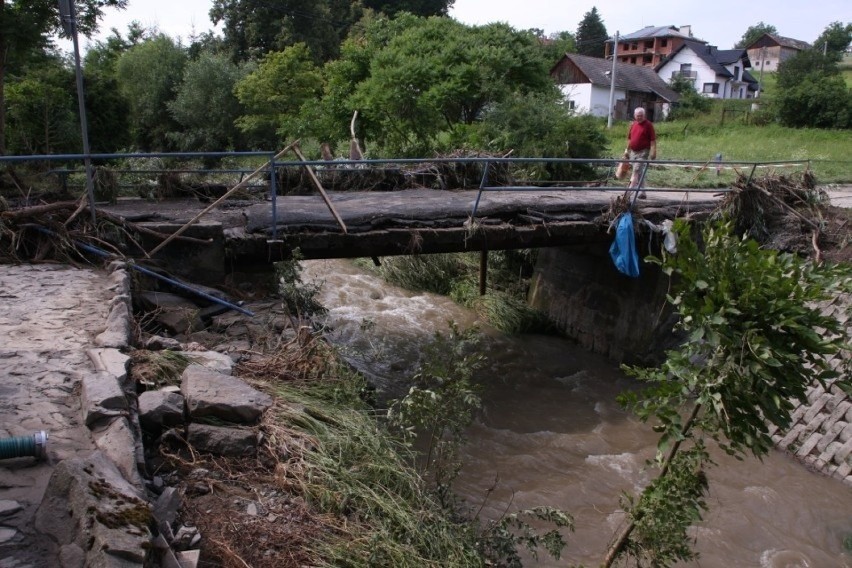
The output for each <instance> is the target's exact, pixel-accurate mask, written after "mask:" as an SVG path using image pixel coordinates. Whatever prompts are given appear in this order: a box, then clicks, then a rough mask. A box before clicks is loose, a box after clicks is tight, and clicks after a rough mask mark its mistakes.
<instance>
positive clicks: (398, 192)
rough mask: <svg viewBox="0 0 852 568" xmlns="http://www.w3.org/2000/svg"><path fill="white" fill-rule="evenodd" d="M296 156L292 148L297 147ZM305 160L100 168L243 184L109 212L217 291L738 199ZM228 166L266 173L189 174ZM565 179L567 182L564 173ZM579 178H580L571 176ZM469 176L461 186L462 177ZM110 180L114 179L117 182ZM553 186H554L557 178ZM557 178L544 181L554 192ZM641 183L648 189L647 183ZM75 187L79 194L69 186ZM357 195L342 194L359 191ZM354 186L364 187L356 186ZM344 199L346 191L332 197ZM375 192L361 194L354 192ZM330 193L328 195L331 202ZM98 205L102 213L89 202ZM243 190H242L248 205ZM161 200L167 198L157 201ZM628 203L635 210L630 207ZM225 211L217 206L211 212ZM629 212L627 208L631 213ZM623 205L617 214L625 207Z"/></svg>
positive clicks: (508, 244)
mask: <svg viewBox="0 0 852 568" xmlns="http://www.w3.org/2000/svg"><path fill="white" fill-rule="evenodd" d="M291 146H292V145H291ZM288 149H291V150H292V151H294V152H295V153H296V156H297V158H298V160H291V161H285V160H282V159H281V156H282V155H283V154H284V152H285V151H286V150H287V149H285V151H282V152H280V153H278V154H276V155H275V156H271V155H270V154H269V153H263V152H260V153H258V152H255V153H212V154H211V153H186V154H172V153H169V154H126V155H125V154H118V155H113V154H109V155H92V156H90V158H91V160H92V161H94V162H95V163H100V164H104V169H107V170H109V171H108V172H107V173H109V174H110V175H112V176H115V177H116V178H121V179H124V178H126V177H128V176H129V177H133V176H136V177H135V178H134V179H137V180H138V179H139V176H140V175H141V176H146V175H147V176H148V179H147V183H148V186H146V187H150V186H151V182H152V178H153V180H156V181H155V183H154V185H156V186H157V190H156V191H157V192H159V191H160V190H161V189H162V186H164V185H165V186H168V185H177V181H176V180H178V179H179V178H178V177H177V176H179V175H183V174H192V175H197V176H207V179H212V178H213V177H214V176H217V177H218V179H222V177H223V176H229V179H235V177H236V176H239V179H240V181H239V183H237V184H236V185H234V186H231V187H228V186H226V185H224V184H221V183H219V184H213V183H207V182H204V183H201V184H196V185H195V186H188V188H187V189H188V190H189V191H188V193H190V194H199V193H203V194H204V197H205V199H204V201H206V202H203V201H201V200H199V199H195V198H186V197H184V198H182V199H158V198H151V196H149V198H147V199H145V198H126V197H124V198H120V199H118V200H117V201H116V202H115V203H114V204H111V205H110V204H106V203H102V204H98V205H97V208H98V210H100V211H103V212H105V213H107V214H111V215H112V216H113V217H114V218H120V219H126V220H127V221H132V222H134V223H137V224H138V225H139V226H140V227H145V228H147V229H149V230H154V231H156V232H157V233H159V234H160V235H163V234H165V235H169V234H171V235H172V236H175V235H179V234H182V233H184V232H186V235H185V236H187V237H192V238H194V242H193V243H188V242H187V241H186V240H183V239H173V238H168V239H166V241H163V240H162V237H152V236H150V234H149V235H147V236H146V235H142V238H141V239H140V241H139V245H140V246H138V247H135V248H136V250H128V251H127V252H126V254H127V255H128V256H130V257H133V258H137V259H143V258H148V257H150V258H153V259H154V260H160V261H163V262H164V263H165V264H166V266H167V268H168V269H171V270H173V271H174V272H175V273H176V274H177V275H178V276H183V277H190V276H192V277H191V278H190V279H192V280H194V281H199V280H198V276H199V275H201V278H202V280H203V281H206V282H205V283H216V282H221V281H222V278H223V276H224V274H225V272H232V271H243V270H245V271H254V270H256V269H257V268H259V267H262V266H269V265H270V264H271V263H272V262H275V261H278V260H283V259H287V258H290V257H291V256H292V255H293V252H294V251H295V250H297V249H298V251H299V254H300V256H301V257H302V258H305V259H318V258H353V257H372V258H373V259H374V260H375V261H376V262H378V258H379V257H382V256H390V255H413V254H431V253H442V252H444V253H446V252H466V251H480V252H482V253H483V265H484V263H485V262H486V261H487V251H493V250H504V249H518V248H539V247H557V246H565V245H583V244H590V243H602V242H609V241H610V240H611V238H612V237H611V235H609V234H608V228H609V223H610V222H611V221H612V220H613V218H614V217H615V214H617V213H618V212H619V211H623V210H624V209H625V207H626V206H628V204H629V205H630V206H631V207H638V208H639V209H640V210H641V215H642V217H643V218H644V219H646V220H649V221H651V222H655V223H658V222H659V221H661V220H662V219H672V218H676V217H682V216H694V215H700V214H703V213H706V212H707V211H709V210H710V209H712V208H713V207H714V206H715V202H716V201H717V199H718V196H719V194H720V193H724V192H726V191H729V190H728V189H709V190H708V189H694V190H688V191H684V190H683V189H680V188H670V187H669V188H667V187H664V186H662V184H660V183H659V180H657V179H655V180H654V181H655V183H654V187H647V188H643V189H645V190H646V191H647V194H648V198H647V199H645V200H642V201H637V200H636V197H637V195H638V194H637V192H636V191H630V192H629V193H625V189H626V188H625V185H626V183H625V182H623V181H621V182H618V181H616V180H615V179H614V178H613V176H612V174H613V171H614V166H615V165H616V164H617V161H618V160H616V159H598V160H593V159H568V158H565V159H552V158H551V159H547V158H497V157H463V158H436V159H395V160H357V161H353V160H342V161H341V160H336V161H311V160H307V159H305V157H304V155H303V154H302V153H301V151H300V150H299V148H298V145H295V146H293V147H292V148H291V147H288ZM85 157H86V156H82V155H79V156H78V155H71V156H35V157H33V156H30V157H26V156H24V157H0V161H4V162H5V161H12V162H23V161H27V160H39V161H48V162H55V161H60V162H61V163H63V164H68V163H73V162H74V161H75V160H76V161H83V159H84V158H85ZM221 158H228V159H230V160H235V159H237V158H243V159H253V160H254V162H255V163H256V162H257V161H258V159H259V158H263V159H266V160H268V161H267V162H266V163H265V164H264V165H263V166H261V167H259V168H256V169H254V170H253V171H252V170H250V169H245V168H244V169H239V168H237V169H230V170H223V169H208V168H198V167H197V165H196V166H195V169H188V168H187V167H184V168H183V169H180V168H178V167H177V166H176V165H175V164H177V163H180V162H178V160H185V161H187V162H186V163H192V162H191V161H192V160H195V163H196V164H197V161H198V160H199V159H201V160H210V159H221ZM118 160H120V162H119V163H121V164H127V163H134V161H135V163H138V162H139V161H140V160H147V161H148V163H149V164H153V163H156V162H155V161H156V160H160V161H161V162H162V163H164V164H165V163H167V162H168V163H170V165H171V167H170V168H166V167H163V166H161V167H159V168H155V167H151V166H150V165H149V167H148V168H139V167H137V168H136V169H132V168H127V167H124V166H123V167H124V169H120V168H115V167H112V168H107V167H106V164H110V163H115V162H116V161H118ZM637 164H642V165H648V166H650V167H647V168H645V170H644V172H649V171H654V172H656V171H660V170H663V169H667V168H690V169H696V170H698V171H699V172H700V171H702V170H706V169H708V166H709V169H710V170H711V171H712V170H715V171H716V175H718V173H719V172H720V171H721V170H722V169H725V170H734V169H736V170H737V172H738V173H739V172H744V173H748V175H749V176H753V175H755V173H756V172H757V170H758V169H759V168H780V167H788V166H790V165H795V166H803V165H805V164H801V163H790V162H761V163H758V162H724V163H723V162H721V161H718V162H714V163H712V165H711V164H710V163H709V162H683V161H654V162H642V161H639V162H637ZM536 168H538V169H539V171H541V170H542V169H546V168H550V169H551V172H553V171H563V172H565V171H568V172H571V171H583V172H584V173H585V177H586V178H587V179H588V178H589V177H591V178H593V179H591V180H590V181H588V180H587V181H575V182H571V181H567V182H566V181H562V182H560V181H542V179H541V176H535V175H531V174H530V171H533V170H535V169H536ZM559 168H561V170H559ZM572 168H573V169H572ZM460 172H461V173H460ZM47 173H48V175H56V176H57V180H58V181H59V185H60V186H61V187H62V189H64V190H69V188H70V187H71V185H72V183H73V181H74V178H75V176H76V179H77V180H78V181H77V183H78V184H79V179H80V178H81V170H80V169H73V168H71V169H68V168H65V169H63V168H55V169H53V170H50V171H49V172H47ZM106 177H109V176H106ZM550 177H552V176H550ZM547 178H548V176H544V179H547ZM644 178H645V174H644V173H643V176H642V180H641V181H640V187H641V186H642V183H643V182H644ZM69 180H70V181H69ZM347 180H348V182H349V183H348V184H347V183H342V184H341V181H343V182H347ZM352 180H354V183H352ZM341 185H343V186H346V187H347V188H348V189H347V190H343V191H339V190H334V189H333V188H334V187H339V186H341ZM356 186H357V187H363V188H366V189H370V190H369V191H354V190H353V189H352V188H353V187H356ZM327 188H328V190H327ZM89 189H90V202H91V203H93V202H94V198H93V197H92V196H91V187H90V188H89ZM237 190H240V191H239V192H237ZM155 193H156V192H155ZM622 196H623V197H622ZM214 197H216V198H217V199H216V201H214V202H213V203H212V204H210V203H209V201H210V200H212V199H213V198H214ZM619 198H620V199H619ZM617 200H619V203H615V202H616V201H617Z"/></svg>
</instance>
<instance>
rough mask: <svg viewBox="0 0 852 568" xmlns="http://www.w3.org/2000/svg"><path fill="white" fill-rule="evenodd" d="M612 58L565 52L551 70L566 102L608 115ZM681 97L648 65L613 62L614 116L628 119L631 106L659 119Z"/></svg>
mask: <svg viewBox="0 0 852 568" xmlns="http://www.w3.org/2000/svg"><path fill="white" fill-rule="evenodd" d="M611 72H612V61H607V60H606V59H602V58H600V57H589V56H587V55H579V54H577V53H566V54H565V55H564V56H562V59H560V60H559V62H557V63H556V65H554V66H553V68H552V69H551V70H550V76H551V77H553V79H554V81H556V84H557V86H558V87H559V90H560V91H562V95H563V96H564V97H565V100H566V101H568V104H569V105H571V106H572V108H573V109H574V110H575V111H577V112H580V113H588V114H592V115H594V116H607V114H608V113H609V93H610V86H611V84H612V81H611V80H610V76H611ZM679 98H680V96H679V95H678V94H677V93H676V92H674V91H673V90H672V89H671V88H670V87H669V86H668V85H667V84H666V83H665V81H663V80H662V79H660V77H659V76H658V75H657V74H656V73H655V72H654V70H653V69H651V68H650V67H643V66H640V65H630V64H627V63H616V68H615V101H614V102H615V104H614V107H615V108H614V118H616V119H629V118H631V117H632V116H633V109H635V108H636V107H639V106H641V107H645V109H646V110H647V112H648V118H649V119H651V120H662V119H663V118H665V116H666V114H668V109H669V106H670V104H671V103H673V102H675V101H677V100H678V99H679Z"/></svg>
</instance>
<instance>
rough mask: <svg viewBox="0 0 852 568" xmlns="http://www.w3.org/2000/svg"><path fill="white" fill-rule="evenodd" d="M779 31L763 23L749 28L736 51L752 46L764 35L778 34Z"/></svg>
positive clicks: (736, 46) (735, 46) (737, 44)
mask: <svg viewBox="0 0 852 568" xmlns="http://www.w3.org/2000/svg"><path fill="white" fill-rule="evenodd" d="M777 33H778V30H777V29H775V26H773V25H772V24H765V23H763V22H758V23H757V24H755V25H753V26H749V27H748V29H747V30H746V31H745V33H743V37H742V38H740V41H738V42H737V43H736V45H734V48H735V49H745V48H747V47H748V46H750V45H751V44H752V43H754V42H755V41H757V39H758V38H759V37H760V36H762V35H763V34H777Z"/></svg>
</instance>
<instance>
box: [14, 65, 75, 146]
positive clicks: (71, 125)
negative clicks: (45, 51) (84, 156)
mask: <svg viewBox="0 0 852 568" xmlns="http://www.w3.org/2000/svg"><path fill="white" fill-rule="evenodd" d="M6 104H7V105H8V109H9V110H8V115H7V120H8V123H9V130H8V133H7V134H8V136H9V140H8V148H9V150H11V151H12V152H14V153H24V154H51V153H66V152H75V151H79V143H80V123H79V121H78V120H77V98H76V94H75V92H74V72H73V71H72V70H70V69H69V68H67V67H66V66H65V65H64V64H63V62H62V60H61V59H60V58H59V57H58V56H55V57H51V58H47V59H46V60H44V61H42V62H41V63H39V64H38V65H36V66H33V67H30V68H28V69H27V70H26V73H25V74H23V76H22V77H21V78H20V79H18V80H17V81H14V82H12V83H11V84H10V85H9V86H8V89H7V92H6Z"/></svg>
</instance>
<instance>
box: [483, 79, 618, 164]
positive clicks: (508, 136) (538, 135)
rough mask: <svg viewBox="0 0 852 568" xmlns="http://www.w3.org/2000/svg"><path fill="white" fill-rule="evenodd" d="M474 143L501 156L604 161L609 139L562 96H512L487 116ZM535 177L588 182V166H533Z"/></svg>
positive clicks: (553, 94) (537, 94)
mask: <svg viewBox="0 0 852 568" xmlns="http://www.w3.org/2000/svg"><path fill="white" fill-rule="evenodd" d="M475 135H476V137H475V138H473V140H474V141H475V142H476V147H477V148H478V149H482V150H486V151H490V152H493V153H499V154H503V153H505V152H506V151H507V150H510V149H511V150H514V151H515V154H516V155H518V156H523V157H530V158H533V157H545V158H600V157H602V155H603V152H604V149H605V147H606V138H605V136H604V134H603V132H602V131H601V129H600V128H599V125H598V123H597V119H595V118H594V117H592V116H589V115H582V116H577V115H575V114H574V113H573V112H572V111H571V110H569V109H568V108H567V106H566V105H565V104H564V102H563V101H562V97H561V96H560V95H559V94H558V93H538V92H536V93H529V94H517V93H515V94H512V95H510V96H509V97H507V98H506V99H505V100H503V101H500V102H498V103H496V104H494V105H493V106H492V107H490V108H489V110H488V111H486V113H485V114H484V116H483V118H482V122H481V124H480V125H479V128H478V130H477V131H476V133H475ZM529 168H530V169H531V170H532V169H533V168H539V170H538V171H537V172H531V175H535V174H538V175H537V177H540V178H544V179H552V180H567V179H570V180H576V179H588V178H589V177H590V176H592V175H594V169H593V168H592V167H591V166H589V165H580V164H570V163H569V164H555V163H551V164H540V165H535V164H530V165H529Z"/></svg>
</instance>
